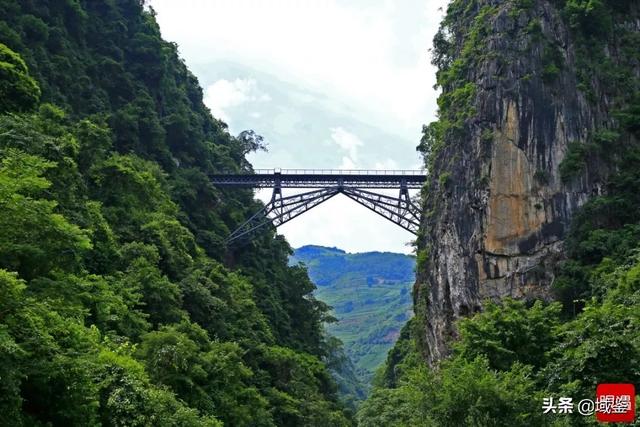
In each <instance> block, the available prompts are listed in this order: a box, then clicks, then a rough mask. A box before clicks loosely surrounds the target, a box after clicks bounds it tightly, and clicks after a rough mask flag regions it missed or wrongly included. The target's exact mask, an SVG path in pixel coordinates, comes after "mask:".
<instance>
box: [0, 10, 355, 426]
mask: <svg viewBox="0 0 640 427" xmlns="http://www.w3.org/2000/svg"><path fill="white" fill-rule="evenodd" d="M0 114H1V115H0V362H1V363H0V379H1V381H0V424H1V425H113V426H124V425H128V426H129V425H140V426H147V425H167V426H174V425H182V426H190V425H207V426H218V425H222V424H224V425H232V426H273V425H278V426H280V425H282V426H285V425H291V426H298V425H310V426H313V425H318V426H326V425H348V424H349V421H348V419H347V417H346V415H345V414H344V412H343V410H342V407H341V405H340V404H339V403H338V401H337V397H336V386H335V384H334V382H333V380H332V379H331V377H330V374H329V371H328V369H327V367H326V365H325V363H324V362H323V360H324V359H325V358H328V357H329V356H330V354H329V350H330V349H331V348H333V347H335V344H332V343H327V342H326V341H325V339H324V338H323V331H322V323H323V321H324V319H325V317H326V311H327V307H326V306H325V305H324V304H322V303H320V302H318V301H316V300H315V299H314V298H313V297H312V291H313V289H314V286H313V284H312V283H311V282H310V281H309V279H308V277H307V274H306V271H305V270H304V269H303V268H300V267H289V266H288V265H287V259H288V256H289V254H290V251H291V249H290V248H289V246H288V245H287V243H286V242H285V241H284V240H283V239H282V238H280V237H275V234H274V231H273V230H267V231H265V232H264V233H263V234H262V235H260V236H258V238H257V239H256V240H255V241H254V242H253V243H251V244H249V245H247V246H245V247H243V248H242V249H241V250H237V251H236V250H233V249H229V248H226V247H225V245H224V243H223V241H224V237H225V236H226V235H227V234H228V232H229V230H230V229H233V228H234V227H235V226H236V225H237V224H238V223H239V222H240V221H242V220H243V219H244V218H245V217H246V216H247V215H248V214H249V213H250V212H252V211H254V210H256V209H257V208H259V205H258V202H256V201H254V200H253V199H252V194H251V193H250V192H239V193H225V192H222V191H220V190H218V189H216V188H215V187H213V186H212V185H211V184H210V182H209V180H208V178H207V176H208V175H209V174H211V173H213V172H220V171H223V170H224V171H239V170H250V165H249V164H248V163H247V162H246V160H245V159H244V155H245V154H246V153H247V152H248V151H250V150H252V149H256V148H260V144H259V142H260V141H256V140H255V138H249V137H247V134H245V136H244V137H240V138H233V137H231V136H230V135H229V134H228V132H227V130H226V125H225V124H224V123H221V122H219V121H216V120H215V119H213V118H212V117H211V115H210V113H209V111H208V110H207V108H206V107H205V106H204V104H203V103H202V90H201V88H200V87H199V86H198V83H197V81H196V79H195V77H194V76H193V75H192V74H191V73H190V72H189V71H188V70H187V68H186V66H185V65H184V63H183V62H182V61H181V60H180V59H179V57H178V56H177V47H176V46H175V45H174V44H171V43H167V42H165V41H163V40H162V39H161V37H160V33H159V29H158V26H157V24H156V22H155V19H154V15H153V12H152V11H145V10H144V7H143V5H142V4H141V2H140V1H137V0H113V1H100V2H95V1H77V0H66V1H55V2H44V1H27V2H15V1H8V0H2V1H0Z"/></svg>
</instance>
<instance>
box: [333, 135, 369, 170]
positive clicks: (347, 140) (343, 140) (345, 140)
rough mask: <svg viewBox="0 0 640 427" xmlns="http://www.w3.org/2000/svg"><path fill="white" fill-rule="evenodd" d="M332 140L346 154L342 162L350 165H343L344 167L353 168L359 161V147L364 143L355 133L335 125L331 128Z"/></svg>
mask: <svg viewBox="0 0 640 427" xmlns="http://www.w3.org/2000/svg"><path fill="white" fill-rule="evenodd" d="M331 142H332V143H334V144H335V145H337V146H338V147H340V149H341V150H342V151H343V152H344V153H345V154H346V156H345V157H343V158H342V164H343V165H348V166H349V167H344V166H341V168H342V169H353V168H355V166H356V164H357V163H358V148H359V147H362V146H363V145H364V143H363V142H362V140H361V139H360V138H358V136H356V135H355V134H353V133H351V132H349V131H347V130H345V129H343V128H341V127H335V128H332V129H331Z"/></svg>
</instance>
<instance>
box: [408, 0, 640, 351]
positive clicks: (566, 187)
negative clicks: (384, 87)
mask: <svg viewBox="0 0 640 427" xmlns="http://www.w3.org/2000/svg"><path fill="white" fill-rule="evenodd" d="M523 3H526V5H525V6H523V5H522V4H523ZM635 25H636V26H637V25H638V23H637V22H636V24H635ZM439 37H440V38H441V43H440V45H445V48H443V47H442V46H440V47H439V46H438V44H436V55H438V49H440V54H441V56H443V57H444V59H443V58H440V59H439V62H440V64H438V65H440V69H441V71H440V73H441V74H440V76H439V80H441V81H442V82H441V85H442V86H443V93H444V94H445V96H444V97H441V100H440V101H439V104H440V122H441V124H442V123H443V119H444V120H446V123H445V124H444V125H442V126H443V127H444V128H445V129H444V130H443V129H442V128H441V130H440V132H441V135H440V136H438V137H435V138H432V139H436V140H437V139H438V138H440V139H441V141H439V144H440V145H441V147H439V148H438V149H437V150H435V149H433V148H431V151H432V154H431V155H430V156H431V163H430V170H429V174H430V179H429V183H428V184H427V187H426V188H425V192H424V195H423V201H424V212H425V218H424V222H423V235H422V236H421V237H420V238H419V240H418V249H419V251H420V252H419V253H422V257H424V258H425V262H423V263H421V266H420V267H419V269H418V279H417V283H416V285H415V289H414V299H415V306H416V312H417V317H418V318H419V319H421V325H422V328H423V329H422V330H421V331H420V336H421V339H422V342H421V347H422V349H423V352H424V353H425V356H426V358H427V360H428V361H429V362H433V361H436V360H438V359H440V358H442V357H443V356H444V355H446V354H447V351H448V350H447V348H448V346H447V341H448V340H449V339H450V338H452V337H455V333H456V332H455V328H454V325H453V321H454V320H455V319H456V318H458V317H460V316H465V315H469V314H472V313H473V312H476V311H478V310H480V309H481V307H482V304H483V301H485V300H486V299H499V298H504V297H507V296H511V297H514V298H523V299H531V298H542V299H550V298H551V297H552V294H551V285H552V282H553V280H554V273H553V266H554V264H555V263H556V262H557V260H558V259H561V258H562V254H563V239H564V238H565V236H566V233H567V230H568V226H569V223H570V220H571V217H572V215H573V214H574V213H575V212H576V210H577V208H579V207H580V206H581V205H582V204H583V203H584V202H585V201H586V200H587V199H588V198H589V197H590V196H591V195H593V194H597V193H598V192H600V191H601V188H602V181H603V179H604V178H605V177H606V173H607V171H606V168H605V166H604V165H603V164H600V163H599V162H598V160H597V159H591V160H590V161H589V162H588V165H587V167H586V168H585V169H584V170H582V171H581V172H580V174H579V175H578V176H577V177H576V178H575V179H573V180H571V181H569V182H566V180H563V179H562V177H561V175H560V172H559V171H560V164H561V162H562V160H563V159H564V158H565V155H566V153H567V150H568V149H569V146H570V144H571V143H576V142H577V143H581V144H587V143H588V141H589V138H590V135H591V134H592V133H593V131H594V130H595V129H599V128H602V127H603V126H604V127H606V126H607V125H608V123H609V121H610V120H611V119H610V118H609V110H610V108H611V102H613V101H612V100H610V99H608V98H607V97H606V94H604V93H603V92H602V91H600V89H599V88H598V87H596V86H597V81H595V80H594V81H593V87H591V88H590V90H592V91H593V93H595V100H594V99H593V98H594V96H593V93H592V96H591V97H588V96H587V95H586V94H585V93H584V92H585V91H584V84H583V85H581V84H580V82H579V78H578V76H577V68H578V64H577V60H576V55H577V53H576V46H575V43H574V40H573V38H572V33H571V31H570V29H569V27H568V25H567V23H566V22H565V20H564V19H563V17H562V16H561V14H560V11H559V10H558V9H557V3H555V2H549V1H544V0H536V1H530V2H523V1H520V2H517V1H515V2H513V1H506V2H505V1H496V0H477V1H459V0H457V1H454V2H453V3H452V6H450V9H449V13H448V18H447V19H445V22H444V23H443V31H441V33H440V35H439ZM442 40H444V41H442ZM605 49H608V51H607V55H612V56H615V49H614V47H611V46H610V47H606V46H605ZM442 51H447V52H448V53H446V54H445V55H442ZM614 59H615V58H614ZM456 67H457V70H456ZM454 72H455V73H458V76H457V77H456V78H452V77H451V75H452V73H454ZM443 73H448V74H447V75H445V74H443ZM469 83H470V84H471V85H469ZM465 84H467V85H469V86H468V88H469V91H467V92H465V93H471V96H468V97H467V98H466V99H465V100H464V102H463V103H462V104H465V103H466V105H462V104H461V103H460V101H459V99H458V98H460V96H458V94H460V93H462V91H461V89H460V88H461V87H463V86H464V85H465ZM471 89H473V90H471ZM447 96H448V97H449V98H447ZM444 98H447V99H444ZM450 99H453V101H450ZM456 102H457V104H455V103H456ZM452 108H456V109H457V110H458V111H457V112H451V111H450V110H451V109H452ZM444 110H448V111H444ZM454 119H460V120H459V121H460V122H461V123H462V124H461V125H460V126H459V129H453V130H452V129H451V128H452V127H453V126H452V125H451V123H452V122H453V121H454ZM430 143H431V145H437V143H438V142H435V143H434V142H433V141H431V142H430ZM419 259H420V257H419Z"/></svg>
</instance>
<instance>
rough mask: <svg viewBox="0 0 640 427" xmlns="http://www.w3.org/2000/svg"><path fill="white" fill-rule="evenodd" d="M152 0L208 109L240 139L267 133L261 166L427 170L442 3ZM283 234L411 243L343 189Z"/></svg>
mask: <svg viewBox="0 0 640 427" xmlns="http://www.w3.org/2000/svg"><path fill="white" fill-rule="evenodd" d="M149 3H150V4H151V6H152V7H153V8H154V9H155V11H156V12H157V19H158V21H159V23H160V28H161V30H162V35H163V37H164V38H165V39H167V40H169V41H174V42H176V43H178V45H179V51H180V54H181V56H182V57H183V58H184V59H185V61H186V63H187V65H188V66H189V68H190V69H191V70H192V71H193V72H194V73H195V74H196V76H197V77H198V79H199V80H200V84H201V85H202V87H203V89H204V92H205V103H206V104H207V106H208V107H209V108H210V109H211V112H212V113H213V115H214V116H216V117H217V118H220V119H222V120H224V121H225V122H226V123H227V124H228V125H229V129H230V132H231V133H232V134H234V135H237V134H238V133H239V132H241V131H242V130H245V129H253V130H255V131H256V132H257V133H259V134H261V135H263V136H264V137H265V139H266V141H267V143H268V145H269V152H268V153H257V154H255V155H252V156H251V157H250V160H251V162H252V163H253V165H254V167H255V168H273V167H280V168H346V169H366V168H378V169H416V168H420V167H421V160H420V158H419V156H418V155H417V153H416V151H415V147H416V145H418V143H419V140H420V135H421V134H420V130H421V128H422V125H423V124H426V123H429V122H430V121H432V120H434V118H435V110H436V97H437V93H436V92H435V91H434V89H433V85H434V83H435V70H434V69H433V67H432V66H431V64H430V62H429V61H430V55H429V52H428V50H429V48H430V47H431V40H432V38H433V35H434V34H435V31H436V30H437V26H438V22H439V21H440V19H441V17H442V11H441V10H439V9H440V8H444V7H445V5H446V3H447V1H446V0H421V1H420V0H397V1H388V0H298V1H294V0H269V1H267V0H262V1H260V0H181V1H175V0H152V1H149ZM285 196H286V193H285ZM259 197H261V198H263V199H265V198H268V197H269V194H268V193H261V194H259ZM279 232H280V233H282V234H284V235H285V236H286V237H287V239H288V240H289V242H290V243H291V245H292V246H294V247H299V246H302V245H305V244H319V245H324V246H336V247H339V248H341V249H345V250H347V251H349V252H362V251H373V250H378V251H393V252H410V251H411V247H410V246H407V242H409V241H411V239H412V238H413V236H412V235H411V234H410V233H408V232H406V231H404V230H402V229H401V228H399V227H398V226H396V225H394V224H392V223H391V222H388V221H387V220H385V219H383V218H381V217H379V216H378V215H376V214H375V213H373V212H371V211H369V210H367V209H366V208H364V207H362V206H359V205H357V204H356V203H355V202H352V201H350V200H348V199H346V198H345V197H344V196H337V197H335V198H334V199H331V200H329V201H328V202H325V203H324V204H322V205H320V206H318V207H316V208H314V209H313V210H311V211H309V212H307V213H305V214H304V215H302V216H300V217H298V218H296V219H294V220H293V221H291V222H290V223H287V224H285V225H284V226H282V227H280V228H279Z"/></svg>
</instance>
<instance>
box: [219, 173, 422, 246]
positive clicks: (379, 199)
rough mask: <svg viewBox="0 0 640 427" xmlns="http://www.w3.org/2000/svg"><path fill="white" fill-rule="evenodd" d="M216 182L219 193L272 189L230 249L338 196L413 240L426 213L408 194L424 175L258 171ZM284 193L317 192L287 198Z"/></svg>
mask: <svg viewBox="0 0 640 427" xmlns="http://www.w3.org/2000/svg"><path fill="white" fill-rule="evenodd" d="M211 179H212V182H213V183H214V184H215V185H217V186H219V187H240V188H272V189H273V193H272V196H271V200H270V201H269V202H268V203H267V204H266V205H265V206H264V208H262V209H261V210H260V211H258V212H256V213H255V214H254V215H252V216H251V217H250V218H249V219H248V220H247V221H245V222H244V223H243V224H241V225H240V226H239V227H238V228H237V229H236V230H234V231H233V233H231V234H230V235H229V237H228V238H227V241H226V242H227V244H231V243H234V242H238V241H242V240H246V239H248V238H250V237H251V236H252V235H253V234H254V233H255V232H256V231H258V230H260V229H261V228H263V227H265V226H266V225H268V224H273V225H274V226H275V227H278V226H280V225H282V224H284V223H286V222H288V221H291V220H292V219H293V218H295V217H297V216H300V215H302V214H303V213H305V212H307V211H308V210H310V209H312V208H314V207H316V206H318V205H319V204H321V203H323V202H325V201H327V200H329V199H330V198H332V197H333V196H335V195H337V194H343V195H345V196H346V197H348V198H350V199H351V200H353V201H355V202H357V203H359V204H361V205H363V206H365V207H366V208H368V209H370V210H372V211H373V212H375V213H377V214H378V215H381V216H382V217H384V218H386V219H387V220H389V221H391V222H393V223H395V224H397V225H399V226H400V227H402V228H404V229H405V230H407V231H409V232H411V233H413V234H417V232H418V228H419V226H420V215H421V211H420V209H419V207H418V206H417V205H416V204H415V203H413V201H412V200H411V197H410V195H409V190H410V189H419V188H420V187H421V186H422V185H423V183H424V181H425V175H424V172H422V171H414V170H399V171H388V170H382V171H381V170H375V171H374V170H308V169H304V170H300V169H258V170H256V171H255V173H253V174H220V175H214V176H212V177H211ZM283 188H295V189H314V190H312V191H306V192H302V193H298V194H294V195H291V196H286V197H283V195H282V189H283ZM376 189H387V190H389V189H396V190H399V195H398V197H393V196H389V195H387V194H383V193H380V192H376V191H374V190H376Z"/></svg>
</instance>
